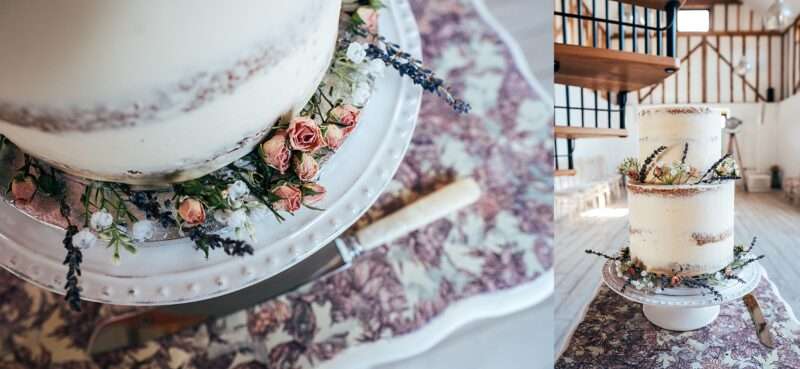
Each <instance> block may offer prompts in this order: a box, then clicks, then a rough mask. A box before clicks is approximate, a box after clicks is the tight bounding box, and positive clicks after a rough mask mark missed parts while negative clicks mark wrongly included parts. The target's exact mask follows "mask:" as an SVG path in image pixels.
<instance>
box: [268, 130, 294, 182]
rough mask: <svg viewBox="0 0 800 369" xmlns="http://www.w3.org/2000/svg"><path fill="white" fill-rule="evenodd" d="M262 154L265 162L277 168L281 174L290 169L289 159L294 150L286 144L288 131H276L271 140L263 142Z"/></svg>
mask: <svg viewBox="0 0 800 369" xmlns="http://www.w3.org/2000/svg"><path fill="white" fill-rule="evenodd" d="M261 155H262V158H263V159H264V162H265V163H267V165H269V166H270V167H272V168H275V169H277V170H278V171H279V172H280V173H281V174H283V173H286V169H289V159H290V158H291V157H292V152H291V151H290V150H289V147H287V146H286V131H282V130H281V131H278V132H275V135H274V136H272V138H270V139H269V140H266V141H264V143H262V144H261Z"/></svg>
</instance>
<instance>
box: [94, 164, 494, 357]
mask: <svg viewBox="0 0 800 369" xmlns="http://www.w3.org/2000/svg"><path fill="white" fill-rule="evenodd" d="M479 197H480V188H479V187H478V184H477V183H476V182H475V181H474V180H472V179H471V178H467V179H461V180H458V181H456V182H454V183H451V184H449V185H447V186H445V187H443V188H441V189H439V190H437V191H435V192H433V193H431V194H429V195H427V196H425V197H423V198H421V199H419V200H417V201H415V202H413V203H412V204H410V205H407V206H406V207H404V208H402V209H400V210H398V211H396V212H394V213H392V214H390V215H388V216H386V217H383V218H381V219H379V220H378V221H376V222H374V223H372V224H370V225H368V226H366V227H364V228H363V229H361V230H359V231H357V232H356V233H355V235H354V236H353V237H339V238H337V239H335V240H334V241H333V242H331V243H329V244H328V245H326V246H324V247H323V248H322V249H320V251H318V252H316V253H315V254H313V255H311V256H310V257H308V258H306V259H304V260H303V261H301V262H299V263H298V264H297V265H295V266H293V267H291V268H289V269H288V270H286V271H283V272H281V273H278V274H277V275H275V276H274V277H271V278H269V279H267V280H266V281H263V282H260V283H257V284H255V285H253V286H250V287H247V288H244V289H242V290H240V291H237V292H234V293H231V294H228V295H224V296H221V297H217V298H214V299H210V300H206V301H199V302H193V303H187V304H181V305H173V306H162V307H157V308H152V309H148V310H144V311H136V312H132V313H130V314H123V315H118V316H114V317H111V318H109V319H107V320H105V321H102V322H99V323H98V324H97V327H96V328H95V330H94V332H93V333H92V335H91V337H90V339H89V344H88V348H87V351H88V352H89V354H90V355H92V356H94V355H98V354H101V353H104V352H109V351H113V350H118V349H121V348H125V347H131V346H136V345H140V344H142V343H144V342H146V341H149V340H152V339H155V338H158V337H162V336H165V335H168V334H173V333H177V332H179V331H181V330H183V329H186V328H189V327H192V326H195V325H197V324H200V323H203V322H205V321H208V320H210V319H213V318H219V317H223V316H226V315H229V314H232V313H234V312H237V311H240V310H243V309H245V308H247V307H250V306H253V305H256V304H258V303H261V302H264V301H267V300H269V299H271V298H273V297H277V296H280V295H282V294H284V293H286V292H289V291H291V290H294V289H295V288H297V287H299V286H301V285H303V284H306V283H308V282H310V281H313V280H316V279H318V278H320V277H322V276H325V275H328V274H332V273H335V272H337V271H340V270H343V269H347V268H348V267H349V266H350V265H351V264H352V263H353V261H354V260H355V259H356V258H358V257H359V256H360V255H361V254H363V253H364V252H367V251H369V250H372V249H374V248H376V247H378V246H380V245H383V244H385V243H388V242H391V241H392V240H395V239H397V238H399V237H401V236H403V235H405V234H407V233H409V232H411V231H413V230H416V229H418V228H421V227H423V226H425V225H427V224H429V223H431V222H433V221H435V220H437V219H439V218H442V217H444V216H445V215H447V214H449V213H451V212H455V211H457V210H459V209H462V208H464V207H466V206H468V205H470V204H472V203H473V202H475V201H476V200H477V199H478V198H479Z"/></svg>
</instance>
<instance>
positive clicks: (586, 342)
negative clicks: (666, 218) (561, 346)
mask: <svg viewBox="0 0 800 369" xmlns="http://www.w3.org/2000/svg"><path fill="white" fill-rule="evenodd" d="M774 288H775V287H774V285H772V283H771V282H770V281H769V280H768V279H766V278H765V279H763V280H762V281H761V283H760V284H759V286H758V287H757V288H756V290H755V291H754V295H755V296H756V298H757V299H758V302H759V305H760V306H761V309H762V311H763V312H764V317H765V319H766V321H767V322H768V323H769V324H770V331H771V332H772V334H773V337H774V339H775V344H776V347H775V349H769V348H767V347H766V346H763V345H762V344H761V343H760V342H759V341H758V337H756V333H755V326H754V325H753V321H752V320H751V318H750V314H749V313H748V311H747V307H745V305H744V302H742V301H741V300H737V301H733V302H730V303H727V304H724V305H723V306H722V310H721V312H720V315H719V317H718V318H717V320H715V321H714V322H713V323H711V325H709V326H707V327H704V328H702V329H698V330H696V331H690V332H673V331H668V330H665V329H661V328H658V327H656V326H655V325H653V324H652V323H650V322H649V321H648V320H647V318H645V316H644V314H643V313H642V307H641V305H640V304H637V303H634V302H631V301H628V300H626V299H624V298H623V297H622V296H619V295H617V294H616V293H614V292H613V291H611V290H609V289H608V288H607V287H606V286H605V285H604V286H602V287H601V288H600V290H599V292H598V294H597V296H596V297H595V298H594V300H593V301H592V302H591V304H590V305H589V309H588V311H587V313H586V316H585V317H584V318H583V321H581V323H580V324H579V325H578V327H577V329H576V330H575V332H574V334H573V336H572V339H571V340H570V342H569V343H568V344H567V348H566V350H565V351H564V352H563V354H562V355H561V357H560V358H559V359H558V361H557V362H556V368H559V369H577V368H608V369H613V368H642V369H645V368H647V369H656V368H680V369H700V368H704V369H722V368H741V369H745V368H759V369H773V368H774V369H778V368H780V369H792V368H795V369H796V368H800V349H798V347H800V324H798V322H797V321H796V320H795V319H794V317H793V316H792V315H791V312H790V311H789V310H788V308H787V305H786V303H785V302H783V300H782V299H781V298H780V297H779V296H778V295H777V294H776V292H775V291H776V290H775V289H774Z"/></svg>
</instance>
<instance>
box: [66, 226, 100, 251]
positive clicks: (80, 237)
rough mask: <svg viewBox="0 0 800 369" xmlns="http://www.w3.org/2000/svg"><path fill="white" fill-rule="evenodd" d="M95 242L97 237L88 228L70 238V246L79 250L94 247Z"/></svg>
mask: <svg viewBox="0 0 800 369" xmlns="http://www.w3.org/2000/svg"><path fill="white" fill-rule="evenodd" d="M95 242H97V236H96V235H95V234H94V232H92V230H91V229H89V228H84V229H81V231H80V232H78V233H76V234H75V235H74V236H72V245H73V246H75V247H77V248H79V249H81V250H86V249H88V248H90V247H92V246H94V243H95Z"/></svg>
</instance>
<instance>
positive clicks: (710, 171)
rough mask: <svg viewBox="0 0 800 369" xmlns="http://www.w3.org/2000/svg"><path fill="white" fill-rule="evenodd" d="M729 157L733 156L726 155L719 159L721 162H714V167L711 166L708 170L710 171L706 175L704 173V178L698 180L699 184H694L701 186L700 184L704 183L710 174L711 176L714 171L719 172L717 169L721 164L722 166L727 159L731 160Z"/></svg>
mask: <svg viewBox="0 0 800 369" xmlns="http://www.w3.org/2000/svg"><path fill="white" fill-rule="evenodd" d="M729 157H731V154H725V155H723V156H722V157H721V158H719V160H717V161H716V162H714V164H712V165H711V168H708V170H707V171H706V172H705V173H703V175H702V176H700V179H698V180H697V182H695V183H694V184H700V183H703V181H704V180H705V178H706V177H708V175H709V174H711V173H713V172H714V171H716V170H717V167H718V166H719V165H720V164H722V162H723V161H724V160H725V159H727V158H729Z"/></svg>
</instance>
